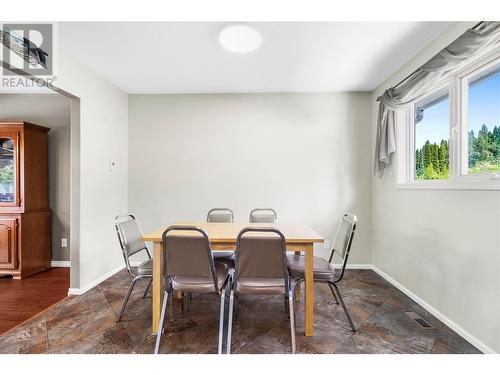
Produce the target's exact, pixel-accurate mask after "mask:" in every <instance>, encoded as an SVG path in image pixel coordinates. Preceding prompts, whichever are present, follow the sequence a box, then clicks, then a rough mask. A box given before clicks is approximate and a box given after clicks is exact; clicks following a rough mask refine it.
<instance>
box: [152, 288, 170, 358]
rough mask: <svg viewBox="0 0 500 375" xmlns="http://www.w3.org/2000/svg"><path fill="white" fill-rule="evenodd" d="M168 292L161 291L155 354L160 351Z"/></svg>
mask: <svg viewBox="0 0 500 375" xmlns="http://www.w3.org/2000/svg"><path fill="white" fill-rule="evenodd" d="M168 294H169V293H168V291H166V290H165V293H163V304H162V306H161V314H160V324H159V325H158V332H157V333H156V344H155V354H158V353H159V351H160V341H161V335H162V333H163V324H164V322H165V315H166V313H167V306H168Z"/></svg>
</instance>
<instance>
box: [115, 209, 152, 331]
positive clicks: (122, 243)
mask: <svg viewBox="0 0 500 375" xmlns="http://www.w3.org/2000/svg"><path fill="white" fill-rule="evenodd" d="M127 221H134V222H135V223H136V224H137V227H138V228H139V231H140V232H141V233H142V229H141V226H140V225H139V223H138V222H137V220H136V218H135V216H134V215H131V214H123V215H118V216H116V217H115V221H114V224H115V230H116V234H117V236H118V241H119V242H120V247H121V249H122V255H123V260H124V261H125V267H126V268H127V271H128V273H129V274H130V275H131V276H132V277H133V279H132V281H131V282H130V286H129V288H128V291H127V294H126V295H125V298H124V300H123V303H122V307H121V309H120V312H119V313H118V317H117V318H116V321H117V322H120V321H121V320H122V317H123V313H124V312H125V308H126V307H127V304H128V301H129V299H130V295H131V294H132V291H133V290H134V287H135V284H136V283H137V281H139V280H141V279H150V280H149V282H148V285H147V287H146V289H145V290H144V294H143V295H142V298H146V296H147V294H148V291H149V289H150V288H151V283H152V281H153V275H152V274H151V275H139V274H138V273H137V272H136V271H135V270H134V268H132V266H131V265H130V259H129V258H130V257H131V256H133V255H135V254H137V253H139V252H141V251H144V250H145V251H146V253H147V256H148V258H149V259H151V254H150V253H149V249H148V248H147V246H145V247H144V248H142V249H139V250H136V251H134V252H133V253H130V254H129V253H128V252H127V247H126V246H127V245H126V243H125V239H124V234H123V231H122V229H121V226H120V225H121V224H123V223H125V222H127Z"/></svg>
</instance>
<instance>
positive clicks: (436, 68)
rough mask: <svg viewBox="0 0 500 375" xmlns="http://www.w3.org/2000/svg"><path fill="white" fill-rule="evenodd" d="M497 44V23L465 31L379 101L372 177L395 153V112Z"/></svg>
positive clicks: (499, 25)
mask: <svg viewBox="0 0 500 375" xmlns="http://www.w3.org/2000/svg"><path fill="white" fill-rule="evenodd" d="M492 45H497V46H498V45H500V22H483V23H481V24H480V25H479V26H477V27H476V28H474V29H469V30H467V31H466V32H465V33H464V34H462V35H461V36H460V37H459V38H457V39H456V40H455V41H454V42H453V43H451V44H450V45H449V46H448V47H446V48H444V49H443V50H441V51H440V52H439V53H438V54H437V55H435V56H434V57H433V58H432V59H430V60H429V61H428V62H427V63H425V64H424V65H422V66H421V67H420V68H418V69H417V70H416V71H415V72H414V73H412V74H411V75H410V76H409V77H407V78H406V79H405V80H404V81H403V82H401V83H400V84H399V85H397V86H396V87H391V88H389V89H388V90H386V91H385V92H384V93H383V94H382V95H381V96H380V97H379V98H378V100H380V104H379V110H378V119H377V138H376V139H375V142H376V143H375V165H374V175H375V176H377V177H378V178H381V177H382V176H383V175H384V170H385V168H387V167H388V166H389V164H390V161H391V155H392V154H393V153H394V152H396V135H395V131H396V130H395V122H394V111H396V110H397V109H398V107H400V106H403V105H406V104H409V103H411V102H413V101H416V100H418V99H420V98H421V97H422V96H423V95H425V94H426V93H427V92H428V91H429V89H430V88H432V87H433V86H434V85H435V83H436V82H437V81H439V80H441V79H442V78H445V77H446V76H447V75H448V74H449V73H450V72H452V71H453V70H454V69H455V68H456V67H457V66H459V65H460V64H462V63H463V62H464V61H466V60H467V59H469V58H470V57H471V56H474V55H475V54H477V53H478V52H480V51H481V50H483V49H484V48H487V47H490V46H492Z"/></svg>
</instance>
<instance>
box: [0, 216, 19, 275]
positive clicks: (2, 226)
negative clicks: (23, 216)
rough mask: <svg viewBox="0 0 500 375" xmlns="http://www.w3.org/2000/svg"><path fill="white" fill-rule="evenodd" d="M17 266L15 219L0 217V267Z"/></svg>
mask: <svg viewBox="0 0 500 375" xmlns="http://www.w3.org/2000/svg"><path fill="white" fill-rule="evenodd" d="M16 268H17V219H15V218H0V269H9V270H10V269H16Z"/></svg>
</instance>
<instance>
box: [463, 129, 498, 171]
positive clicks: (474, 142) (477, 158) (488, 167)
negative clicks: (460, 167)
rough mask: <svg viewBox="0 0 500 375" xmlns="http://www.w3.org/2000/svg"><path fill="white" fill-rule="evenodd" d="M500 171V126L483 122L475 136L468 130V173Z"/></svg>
mask: <svg viewBox="0 0 500 375" xmlns="http://www.w3.org/2000/svg"><path fill="white" fill-rule="evenodd" d="M488 172H490V173H491V172H500V127H499V126H495V127H494V128H493V131H491V132H490V131H489V130H488V127H487V126H486V125H484V124H483V126H481V130H479V132H478V134H477V137H476V136H475V135H474V132H472V131H471V132H469V173H488Z"/></svg>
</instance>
